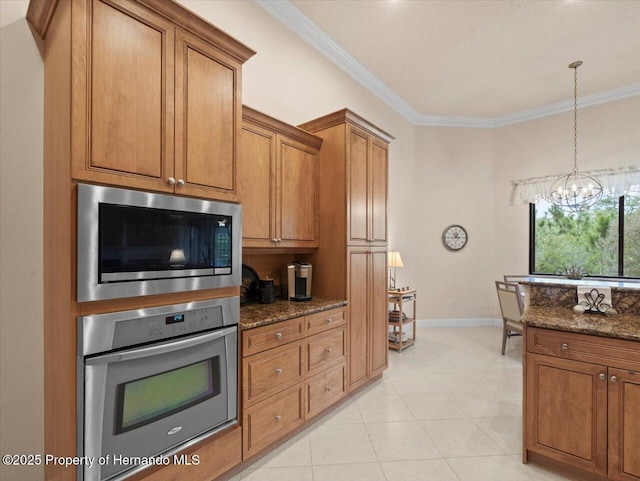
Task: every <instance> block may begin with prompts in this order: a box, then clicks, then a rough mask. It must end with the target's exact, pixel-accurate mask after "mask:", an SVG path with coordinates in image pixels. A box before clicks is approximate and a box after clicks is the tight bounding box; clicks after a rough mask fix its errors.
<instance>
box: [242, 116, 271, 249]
mask: <svg viewBox="0 0 640 481" xmlns="http://www.w3.org/2000/svg"><path fill="white" fill-rule="evenodd" d="M275 181H276V135H275V133H274V132H272V131H270V130H267V129H263V128H261V127H258V126H257V125H254V124H251V123H248V122H245V123H244V124H243V126H242V136H241V140H240V149H239V155H238V199H239V200H240V203H241V204H242V245H243V247H272V246H274V242H273V239H275V237H276V234H275V229H276V187H275Z"/></svg>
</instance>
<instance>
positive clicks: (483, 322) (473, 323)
mask: <svg viewBox="0 0 640 481" xmlns="http://www.w3.org/2000/svg"><path fill="white" fill-rule="evenodd" d="M417 325H418V327H477V326H491V327H502V319H489V318H486V319H418V320H417Z"/></svg>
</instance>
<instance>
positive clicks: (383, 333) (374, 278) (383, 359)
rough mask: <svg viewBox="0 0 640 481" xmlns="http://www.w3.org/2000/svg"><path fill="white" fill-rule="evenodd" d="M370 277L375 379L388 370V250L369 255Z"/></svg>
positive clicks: (372, 375) (371, 331)
mask: <svg viewBox="0 0 640 481" xmlns="http://www.w3.org/2000/svg"><path fill="white" fill-rule="evenodd" d="M369 258H370V259H369V263H370V264H369V265H370V267H369V277H370V286H371V287H370V291H369V296H370V312H369V322H370V327H369V330H370V334H369V335H370V339H371V340H370V345H371V368H370V371H371V373H370V376H371V377H374V376H376V375H378V374H380V373H381V372H382V371H384V370H385V369H386V368H387V357H388V353H389V349H388V345H389V343H388V327H387V316H388V314H387V313H388V304H387V250H386V249H384V250H377V251H373V252H371V254H370V255H369Z"/></svg>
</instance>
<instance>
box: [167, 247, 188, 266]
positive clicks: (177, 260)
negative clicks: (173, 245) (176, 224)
mask: <svg viewBox="0 0 640 481" xmlns="http://www.w3.org/2000/svg"><path fill="white" fill-rule="evenodd" d="M185 261H186V259H185V257H184V251H183V250H182V249H173V250H172V251H171V257H170V258H169V263H170V264H171V265H172V266H182V265H184V263H185Z"/></svg>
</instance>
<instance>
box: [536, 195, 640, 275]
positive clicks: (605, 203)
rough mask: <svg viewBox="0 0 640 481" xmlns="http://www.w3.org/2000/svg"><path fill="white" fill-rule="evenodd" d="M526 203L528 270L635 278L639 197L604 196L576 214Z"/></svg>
mask: <svg viewBox="0 0 640 481" xmlns="http://www.w3.org/2000/svg"><path fill="white" fill-rule="evenodd" d="M530 206H531V208H530V228H531V233H530V247H529V271H530V273H532V274H564V273H565V272H566V270H567V269H571V268H577V269H579V270H580V271H581V272H582V273H583V274H584V275H586V276H611V277H640V197H630V196H623V197H619V198H618V197H605V198H603V199H602V200H601V201H600V202H599V203H598V204H596V205H595V206H593V207H591V208H590V209H589V210H587V211H585V212H580V213H566V212H563V211H562V210H560V209H559V208H558V207H556V206H554V205H551V204H549V203H548V202H546V201H540V202H538V203H537V204H530Z"/></svg>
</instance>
